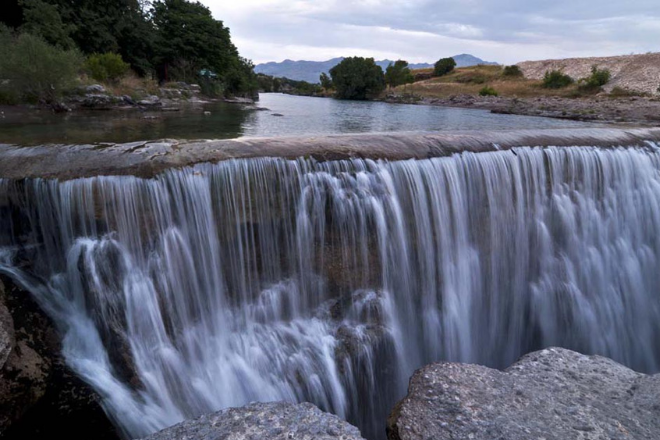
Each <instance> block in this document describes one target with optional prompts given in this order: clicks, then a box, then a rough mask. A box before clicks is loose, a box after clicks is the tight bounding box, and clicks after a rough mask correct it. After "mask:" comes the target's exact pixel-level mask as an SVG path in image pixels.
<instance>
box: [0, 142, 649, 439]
mask: <svg viewBox="0 0 660 440" xmlns="http://www.w3.org/2000/svg"><path fill="white" fill-rule="evenodd" d="M0 214H1V216H0V225H1V226H2V228H1V229H0V271H1V272H3V273H5V274H8V275H9V276H11V277H12V278H13V279H14V280H16V282H18V283H20V284H21V285H23V286H24V287H26V288H27V289H28V290H30V291H31V292H32V294H33V295H34V296H35V298H36V299H37V301H38V302H39V304H40V305H41V307H43V308H44V310H46V311H47V313H49V314H50V316H52V317H53V319H54V321H55V322H56V323H57V325H58V326H59V329H60V331H61V332H62V335H63V350H64V355H65V358H66V360H67V362H68V363H69V365H70V366H71V367H72V368H73V370H75V371H76V372H77V373H78V374H79V375H80V376H81V377H82V378H84V379H85V380H86V381H87V382H89V383H90V384H91V385H92V386H93V387H94V388H95V389H96V391H97V392H98V393H99V394H100V395H101V396H102V397H103V401H104V405H105V408H106V410H107V412H108V413H109V415H110V416H111V417H112V418H113V419H114V420H115V422H116V423H117V425H118V426H120V427H121V429H122V430H123V432H124V433H125V435H126V436H127V437H140V436H144V435H145V434H148V433H150V432H153V431H156V430H158V429H162V428H164V427H166V426H169V425H172V424H174V423H177V422H179V421H181V420H183V419H186V418H190V417H194V416H196V415H199V414H201V413H205V412H209V411H213V410H217V409H220V408H223V407H228V406H240V405H243V404H246V403H248V402H250V401H255V400H259V401H269V400H288V401H311V402H313V403H315V404H317V405H319V406H320V407H321V408H322V409H325V410H328V411H331V412H334V413H336V414H338V415H339V416H341V417H344V418H346V419H348V420H349V421H351V422H352V423H354V424H356V425H357V426H359V427H360V428H361V430H362V432H363V433H364V435H365V436H366V437H368V438H371V439H377V438H382V437H383V436H384V426H385V423H384V419H385V417H386V415H387V413H388V412H389V410H390V409H391V408H392V406H393V405H394V404H395V403H396V401H397V400H398V399H399V398H401V397H402V396H403V395H404V394H405V390H406V387H407V381H408V377H409V376H410V374H411V373H412V372H413V371H414V369H415V368H418V367H420V366H422V365H423V364H425V363H428V362H432V361H437V360H452V361H463V362H475V363H481V364H486V365H489V366H493V367H505V366H507V365H508V364H510V363H512V362H513V361H515V360H516V359H517V358H518V357H519V356H520V355H522V354H524V353H526V352H528V351H530V350H534V349H538V348H541V347H545V346H550V345H558V346H563V347H567V348H572V349H575V350H578V351H581V352H585V353H598V354H602V355H606V356H609V357H611V358H613V359H615V360H617V361H619V362H622V363H624V364H626V365H628V366H630V367H632V368H635V369H638V370H640V371H646V372H651V371H653V372H655V371H658V370H660V346H659V345H658V342H657V341H658V340H660V154H659V153H657V152H656V147H655V146H653V145H649V148H647V149H641V148H629V149H623V148H619V149H599V148H591V147H573V148H543V149H542V148H518V149H516V150H515V152H514V151H496V152H484V153H462V154H457V155H453V156H451V157H444V158H435V159H428V160H409V161H399V162H386V161H371V160H357V159H356V160H350V161H348V160H346V161H328V162H316V161H313V160H311V159H299V160H285V159H274V158H258V159H242V160H230V161H226V162H221V163H218V164H202V165H197V166H195V167H191V168H186V169H182V170H170V171H167V172H165V173H163V174H161V175H159V176H157V177H156V178H154V179H139V178H135V177H94V178H86V179H77V180H70V181H63V182H58V181H53V180H40V179H32V180H25V181H9V180H0Z"/></svg>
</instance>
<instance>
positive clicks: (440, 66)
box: [433, 58, 456, 76]
mask: <svg viewBox="0 0 660 440" xmlns="http://www.w3.org/2000/svg"><path fill="white" fill-rule="evenodd" d="M454 67H456V61H455V60H454V59H453V58H441V59H439V60H438V61H436V63H435V65H434V66H433V76H443V75H447V74H448V73H451V72H452V71H453V70H454Z"/></svg>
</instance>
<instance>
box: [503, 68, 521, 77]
mask: <svg viewBox="0 0 660 440" xmlns="http://www.w3.org/2000/svg"><path fill="white" fill-rule="evenodd" d="M502 76H504V77H507V78H522V77H523V76H524V75H523V73H522V70H520V67H518V66H516V65H513V66H505V67H504V70H503V71H502Z"/></svg>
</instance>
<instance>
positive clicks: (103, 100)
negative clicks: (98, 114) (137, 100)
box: [81, 93, 122, 109]
mask: <svg viewBox="0 0 660 440" xmlns="http://www.w3.org/2000/svg"><path fill="white" fill-rule="evenodd" d="M120 102H122V98H120V97H118V96H112V95H103V94H95V93H90V94H87V95H85V98H84V99H83V101H82V104H81V105H82V106H83V107H88V108H94V109H104V108H109V107H112V106H113V105H115V104H119V103H120Z"/></svg>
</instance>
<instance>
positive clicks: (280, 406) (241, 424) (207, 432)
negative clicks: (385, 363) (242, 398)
mask: <svg viewBox="0 0 660 440" xmlns="http://www.w3.org/2000/svg"><path fill="white" fill-rule="evenodd" d="M173 439H188V440H216V439H227V440H263V439H268V440H289V439H296V440H335V439H336V440H339V439H341V440H363V439H362V436H361V435H360V431H359V430H358V429H357V428H356V427H354V426H352V425H349V424H348V423H347V422H344V421H343V420H341V419H340V418H339V417H337V416H335V415H332V414H328V413H325V412H323V411H321V410H320V409H318V408H317V407H316V406H314V405H312V404H311V403H300V404H292V403H285V402H270V403H252V404H250V405H247V406H243V407H240V408H228V409H224V410H222V411H218V412H216V413H213V414H208V415H204V416H202V417H199V418H198V419H194V420H187V421H185V422H182V423H179V424H178V425H174V426H172V427H170V428H167V429H164V430H162V431H160V432H157V433H155V434H152V435H150V436H149V437H146V438H145V439H144V440H173Z"/></svg>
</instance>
